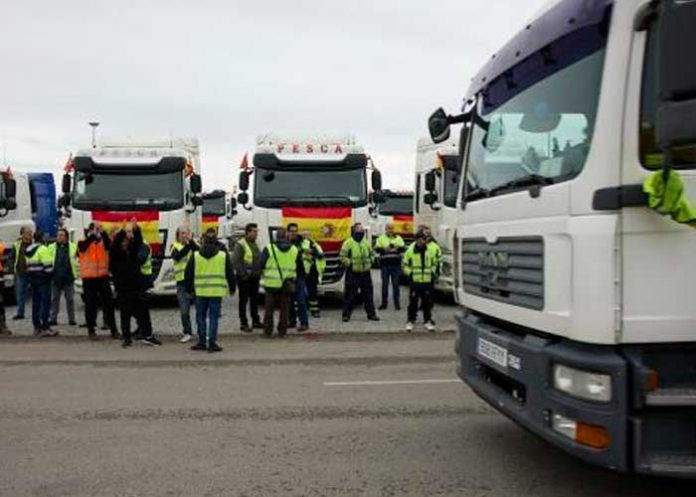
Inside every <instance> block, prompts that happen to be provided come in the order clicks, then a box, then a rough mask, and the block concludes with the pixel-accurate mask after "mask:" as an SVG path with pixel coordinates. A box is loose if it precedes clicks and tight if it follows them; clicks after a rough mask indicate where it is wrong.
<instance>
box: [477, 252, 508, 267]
mask: <svg viewBox="0 0 696 497" xmlns="http://www.w3.org/2000/svg"><path fill="white" fill-rule="evenodd" d="M478 260H479V266H481V268H482V269H484V268H495V269H507V268H508V267H509V266H510V255H509V254H508V253H507V252H494V251H481V252H479V253H478Z"/></svg>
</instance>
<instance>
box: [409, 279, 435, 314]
mask: <svg viewBox="0 0 696 497" xmlns="http://www.w3.org/2000/svg"><path fill="white" fill-rule="evenodd" d="M419 308H420V309H422V310H423V321H424V322H426V323H427V322H428V321H432V319H433V316H432V311H433V284H432V283H411V287H410V289H409V294H408V321H409V322H415V321H416V318H417V317H418V309H419Z"/></svg>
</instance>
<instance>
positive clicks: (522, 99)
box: [445, 48, 604, 201]
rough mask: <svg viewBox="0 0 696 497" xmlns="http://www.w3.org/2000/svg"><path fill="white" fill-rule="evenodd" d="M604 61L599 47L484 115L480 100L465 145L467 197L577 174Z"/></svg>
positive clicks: (587, 144) (584, 155)
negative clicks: (468, 138) (466, 148)
mask: <svg viewBox="0 0 696 497" xmlns="http://www.w3.org/2000/svg"><path fill="white" fill-rule="evenodd" d="M603 63H604V49H603V48H601V49H599V50H597V51H595V52H593V53H592V54H590V55H587V56H585V57H583V58H582V59H580V60H578V61H576V62H574V63H572V64H570V65H567V66H565V67H563V68H562V69H560V70H558V71H556V72H554V73H552V74H551V75H550V76H548V77H546V78H545V79H542V80H541V81H539V82H537V83H536V84H534V85H532V86H530V87H529V88H527V89H525V90H523V91H522V92H520V93H518V94H517V95H515V96H514V97H512V98H511V99H509V100H507V101H506V102H505V103H503V104H502V105H501V106H499V107H498V108H496V109H494V110H493V111H492V112H489V113H488V114H482V113H481V109H482V108H483V105H482V102H481V101H479V106H478V114H477V115H476V116H475V118H474V121H473V124H472V132H471V133H472V136H471V142H470V145H469V154H468V162H467V180H468V181H467V192H466V195H465V198H466V200H467V201H472V200H476V199H479V198H482V197H489V196H493V195H501V194H504V193H507V192H512V191H515V190H519V189H521V188H524V187H529V186H531V185H533V184H541V185H543V184H551V183H557V182H559V181H564V180H567V179H570V178H572V177H574V176H576V175H577V174H579V173H580V171H581V170H582V168H583V167H584V165H585V160H586V159H587V154H588V152H589V148H590V142H591V139H592V131H593V127H594V122H595V114H596V110H597V101H598V97H599V90H600V85H601V79H602V67H603ZM480 100H483V99H480ZM445 197H446V195H445Z"/></svg>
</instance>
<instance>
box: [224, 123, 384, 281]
mask: <svg viewBox="0 0 696 497" xmlns="http://www.w3.org/2000/svg"><path fill="white" fill-rule="evenodd" d="M367 170H368V156H367V155H366V154H365V152H364V150H363V147H362V146H360V145H358V144H357V142H356V141H355V138H354V137H352V136H350V135H345V136H282V135H276V134H264V135H260V136H259V137H258V138H257V142H256V152H255V154H254V157H253V168H251V167H250V168H248V169H244V170H242V172H241V173H240V177H239V189H240V190H241V191H240V193H239V195H238V197H237V201H238V204H239V210H241V209H247V210H249V209H250V211H249V212H250V214H251V216H250V217H251V219H250V220H249V222H254V223H256V224H258V226H259V244H260V246H261V247H263V246H265V245H266V244H267V243H268V240H269V232H272V231H273V230H274V229H276V228H278V227H281V226H283V227H285V226H287V225H288V224H289V223H292V222H294V223H297V224H298V227H299V230H300V231H305V230H307V231H310V232H311V235H312V237H313V238H314V239H315V240H316V241H317V242H319V243H320V244H321V246H322V248H323V250H324V253H325V256H326V263H327V264H326V272H325V273H324V278H323V282H322V284H321V285H320V289H319V291H320V292H322V293H341V292H342V291H343V273H344V270H343V268H342V267H341V264H340V262H339V259H338V253H339V250H340V247H341V244H342V243H343V241H344V240H345V239H347V238H348V237H349V236H350V232H351V231H350V230H351V225H352V224H354V223H356V222H360V223H363V224H364V225H365V226H366V227H367V226H368V223H369V221H370V214H369V202H368V185H367ZM251 182H253V185H251ZM371 183H372V189H373V190H374V191H376V192H381V189H382V185H381V183H382V179H381V174H380V172H379V171H378V170H376V169H373V170H372V173H371ZM250 188H251V190H252V195H251V196H250V195H249V193H248V191H249V189H250ZM367 235H368V236H369V233H368V234H367Z"/></svg>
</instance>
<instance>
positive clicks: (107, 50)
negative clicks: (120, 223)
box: [0, 0, 547, 189]
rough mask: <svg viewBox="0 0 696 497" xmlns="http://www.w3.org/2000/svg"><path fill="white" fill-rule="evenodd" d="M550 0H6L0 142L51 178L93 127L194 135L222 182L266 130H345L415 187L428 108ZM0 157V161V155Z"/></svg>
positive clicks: (462, 85) (452, 94) (391, 175)
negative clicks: (419, 143) (94, 122)
mask: <svg viewBox="0 0 696 497" xmlns="http://www.w3.org/2000/svg"><path fill="white" fill-rule="evenodd" d="M545 3H547V1H546V0H525V1H520V0H437V1H425V0H372V1H370V0H352V1H350V2H337V1H332V0H292V1H288V0H285V1H283V0H272V1H270V0H269V1H264V0H258V1H249V0H247V1H236V0H231V1H215V0H198V1H195V2H194V1H190V0H150V1H147V2H143V1H140V2H136V1H134V0H120V1H118V2H114V1H110V0H79V1H78V0H60V1H55V0H3V1H2V2H0V19H2V20H3V21H2V24H1V26H2V27H1V28H0V64H2V68H1V69H0V71H1V74H2V77H0V144H2V143H5V144H6V146H7V158H8V163H9V164H10V165H11V166H12V167H14V168H16V169H30V168H31V169H41V170H50V171H54V172H57V171H59V170H60V168H62V166H63V164H64V163H65V160H66V158H67V156H68V154H69V153H70V152H71V151H74V150H75V149H77V148H80V147H82V146H85V145H87V144H88V143H89V136H90V132H89V127H88V126H87V122H88V121H90V120H92V119H96V120H99V121H101V122H102V126H101V128H100V130H99V134H100V135H102V136H109V137H119V136H128V135H131V136H146V137H150V136H168V135H169V134H170V132H173V133H174V135H181V136H197V137H198V138H199V140H200V142H201V152H202V170H203V174H204V185H205V187H206V188H213V187H217V188H219V187H224V188H226V189H229V188H231V186H232V184H233V183H235V182H236V176H237V172H238V167H237V166H238V164H239V161H240V159H241V157H242V155H243V154H244V152H245V151H249V152H250V153H251V152H253V148H254V139H255V137H256V135H257V134H259V133H262V132H269V131H277V132H294V133H318V132H351V133H353V134H355V135H356V136H357V138H358V140H359V141H360V143H362V144H363V145H364V146H365V148H366V150H367V152H368V153H370V154H371V155H372V156H373V158H374V159H375V161H376V163H377V164H378V166H380V167H381V168H382V170H383V171H384V175H385V184H386V186H388V187H410V186H411V183H412V180H411V178H412V174H413V168H414V162H415V144H416V141H417V140H418V138H419V137H421V136H424V135H425V134H426V129H425V122H426V119H427V116H428V115H429V114H430V112H431V111H432V110H434V109H435V108H436V107H437V106H439V105H443V106H445V107H446V108H447V109H448V110H456V109H457V108H458V107H459V106H460V102H461V97H462V96H463V94H464V91H465V90H466V87H467V85H468V82H469V79H470V78H471V76H472V75H473V74H474V73H475V72H476V70H477V69H478V67H479V66H480V65H481V64H482V63H483V62H484V61H485V60H486V59H487V58H488V57H489V56H490V54H491V53H493V52H494V51H495V50H496V49H497V48H498V47H500V46H501V45H502V44H503V43H504V42H505V41H506V39H507V38H509V37H510V36H511V35H512V34H514V33H515V32H516V31H517V30H518V29H519V28H520V27H522V26H523V25H524V22H525V21H526V20H527V19H529V18H530V17H531V16H532V15H533V14H534V13H535V12H536V11H538V10H539V8H540V7H541V6H542V5H543V4H545ZM0 159H1V157H0Z"/></svg>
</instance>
